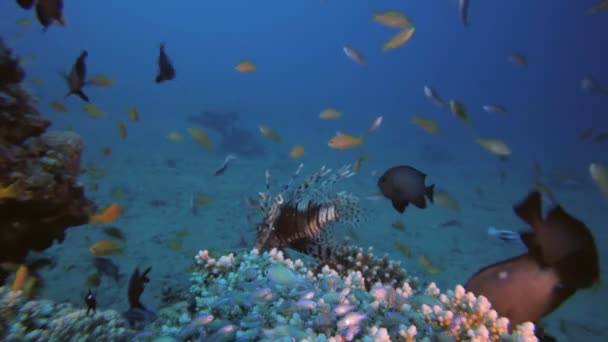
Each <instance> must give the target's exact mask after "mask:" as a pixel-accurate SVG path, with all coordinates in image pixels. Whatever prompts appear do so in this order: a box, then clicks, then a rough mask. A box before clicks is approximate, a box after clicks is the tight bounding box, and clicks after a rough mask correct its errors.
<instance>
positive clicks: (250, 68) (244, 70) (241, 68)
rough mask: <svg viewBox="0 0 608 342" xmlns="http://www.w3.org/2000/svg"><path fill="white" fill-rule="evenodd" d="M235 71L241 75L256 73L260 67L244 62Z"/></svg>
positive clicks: (250, 62)
mask: <svg viewBox="0 0 608 342" xmlns="http://www.w3.org/2000/svg"><path fill="white" fill-rule="evenodd" d="M234 69H235V70H236V71H238V72H241V73H248V72H254V71H256V70H257V69H258V67H257V66H256V65H255V64H254V63H253V62H252V61H242V62H240V63H239V64H237V65H236V66H235V67H234Z"/></svg>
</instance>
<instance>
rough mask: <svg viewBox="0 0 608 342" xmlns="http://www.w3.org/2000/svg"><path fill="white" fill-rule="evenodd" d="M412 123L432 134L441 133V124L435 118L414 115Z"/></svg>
mask: <svg viewBox="0 0 608 342" xmlns="http://www.w3.org/2000/svg"><path fill="white" fill-rule="evenodd" d="M412 123H413V124H414V125H416V126H418V127H420V128H422V129H423V130H424V131H425V132H427V133H429V134H431V135H438V134H439V124H438V123H437V121H435V120H434V119H431V118H425V117H422V116H418V115H413V116H412Z"/></svg>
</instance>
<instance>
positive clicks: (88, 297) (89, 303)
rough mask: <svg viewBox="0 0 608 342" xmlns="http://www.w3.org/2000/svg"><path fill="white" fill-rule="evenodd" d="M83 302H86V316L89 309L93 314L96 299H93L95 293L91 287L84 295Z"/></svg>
mask: <svg viewBox="0 0 608 342" xmlns="http://www.w3.org/2000/svg"><path fill="white" fill-rule="evenodd" d="M84 302H85V303H86V304H87V316H88V315H89V312H91V311H93V314H95V311H96V310H97V299H95V295H94V294H93V291H91V289H89V292H88V293H87V295H86V296H85V297H84Z"/></svg>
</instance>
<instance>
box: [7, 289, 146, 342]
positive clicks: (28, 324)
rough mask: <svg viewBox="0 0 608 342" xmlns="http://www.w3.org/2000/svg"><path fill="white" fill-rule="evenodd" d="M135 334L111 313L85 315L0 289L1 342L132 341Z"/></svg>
mask: <svg viewBox="0 0 608 342" xmlns="http://www.w3.org/2000/svg"><path fill="white" fill-rule="evenodd" d="M136 333H137V332H136V331H133V330H131V329H129V325H128V322H127V321H126V320H125V319H124V318H123V317H122V315H121V314H120V313H118V312H116V311H113V310H105V311H97V312H96V313H94V314H91V315H87V310H86V309H84V308H75V307H74V306H72V305H71V304H56V303H53V302H52V301H48V300H40V301H25V298H24V297H23V296H22V292H21V291H9V289H8V288H6V287H0V337H2V340H3V341H108V342H109V341H117V342H120V341H133V337H134V336H135V335H136Z"/></svg>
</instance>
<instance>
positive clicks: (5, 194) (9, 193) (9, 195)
mask: <svg viewBox="0 0 608 342" xmlns="http://www.w3.org/2000/svg"><path fill="white" fill-rule="evenodd" d="M18 194H19V190H18V188H17V183H13V184H10V185H8V186H0V201H2V200H5V199H14V198H17V195H18Z"/></svg>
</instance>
